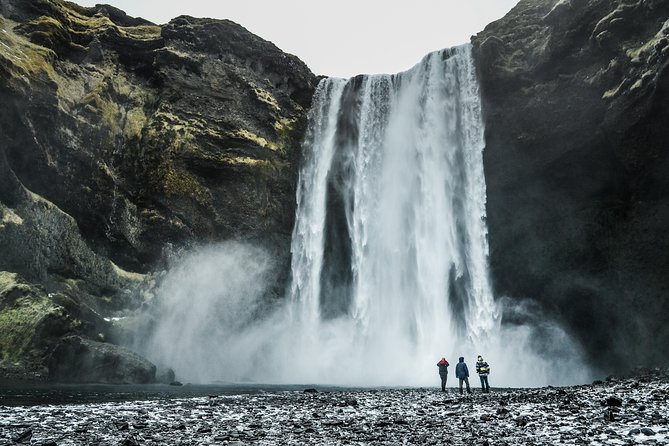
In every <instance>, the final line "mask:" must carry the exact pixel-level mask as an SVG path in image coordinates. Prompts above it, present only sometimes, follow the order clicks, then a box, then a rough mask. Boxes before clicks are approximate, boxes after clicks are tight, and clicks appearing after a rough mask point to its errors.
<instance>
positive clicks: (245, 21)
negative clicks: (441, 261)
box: [75, 0, 518, 77]
mask: <svg viewBox="0 0 669 446" xmlns="http://www.w3.org/2000/svg"><path fill="white" fill-rule="evenodd" d="M75 2H76V3H79V4H81V5H84V6H93V5H95V4H96V3H108V4H111V5H114V6H116V7H117V8H120V9H122V10H124V11H125V12H127V13H128V14H130V15H132V16H138V17H143V18H145V19H148V20H151V21H152V22H155V23H166V22H168V21H169V20H170V19H172V18H174V17H176V16H178V15H182V14H187V15H192V16H195V17H215V18H219V19H230V20H232V21H234V22H237V23H239V24H240V25H242V26H244V27H245V28H246V29H248V30H249V31H251V32H252V33H254V34H257V35H259V36H260V37H262V38H264V39H266V40H269V41H271V42H273V43H274V44H275V45H276V46H278V47H279V48H281V49H282V50H284V51H286V52H288V53H292V54H294V55H296V56H298V57H299V58H300V59H302V60H303V61H304V62H305V63H306V64H307V65H308V66H309V68H311V70H312V71H313V72H314V73H316V74H324V75H328V76H338V77H350V76H353V75H356V74H360V73H367V74H371V73H396V72H398V71H403V70H406V69H408V68H410V67H412V66H413V65H415V64H416V63H418V61H419V60H420V59H421V58H422V57H423V56H424V55H425V54H427V53H429V52H430V51H434V50H438V49H441V48H446V47H450V46H454V45H459V44H462V43H465V42H468V41H469V37H470V36H471V35H473V34H476V33H477V32H478V31H481V30H482V29H483V28H484V27H485V25H487V24H488V23H490V22H491V21H493V20H496V19H498V18H500V17H502V16H503V15H504V14H506V13H507V12H508V11H509V10H510V9H511V8H512V7H513V6H514V5H515V4H516V3H517V2H518V0H413V1H411V0H403V1H398V0H386V1H383V0H338V1H328V2H323V1H318V0H233V1H230V0H186V1H177V0H107V1H104V0H75Z"/></svg>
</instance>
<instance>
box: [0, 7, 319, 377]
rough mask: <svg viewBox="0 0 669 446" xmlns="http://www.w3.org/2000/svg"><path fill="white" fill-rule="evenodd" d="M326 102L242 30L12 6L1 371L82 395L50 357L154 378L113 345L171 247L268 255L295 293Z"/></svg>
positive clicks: (0, 217) (1, 153)
mask: <svg viewBox="0 0 669 446" xmlns="http://www.w3.org/2000/svg"><path fill="white" fill-rule="evenodd" d="M315 84H316V78H315V76H314V75H313V74H312V73H311V72H310V71H309V69H308V68H307V67H306V65H304V64H303V63H302V62H301V61H299V60H298V59H297V58H296V57H294V56H291V55H288V54H285V53H283V52H282V51H281V50H279V49H278V48H276V47H275V46H274V45H273V44H271V43H270V42H267V41H264V40H262V39H261V38H259V37H257V36H255V35H253V34H251V33H249V32H248V31H247V30H245V29H244V28H242V27H241V26H239V25H237V24H235V23H232V22H230V21H225V20H211V19H195V18H192V17H185V16H184V17H178V18H176V19H174V20H172V21H171V22H170V23H168V24H166V25H162V26H156V25H154V24H152V23H150V22H147V21H145V20H142V19H137V18H133V17H129V16H127V15H126V14H124V13H123V12H121V11H119V10H117V9H115V8H113V7H110V6H103V5H98V6H96V7H95V8H84V7H80V6H78V5H76V4H73V3H69V2H66V1H61V0H27V1H26V0H2V2H0V98H1V99H2V107H1V108H0V128H2V131H1V132H0V271H7V273H0V329H1V330H2V333H3V335H2V338H1V339H0V371H2V372H3V374H4V375H5V376H17V377H21V376H26V375H30V376H32V377H37V378H39V377H42V378H44V377H46V376H47V375H48V374H49V373H50V374H51V375H52V377H53V376H55V377H57V378H58V379H65V380H66V379H68V376H69V375H67V374H66V373H65V372H64V371H63V370H57V369H56V368H54V367H51V368H49V367H47V366H48V364H49V357H51V356H53V355H54V354H55V353H54V351H55V352H56V353H58V354H61V356H62V355H65V356H67V355H70V356H71V355H72V354H74V353H72V352H75V353H76V352H78V351H84V350H85V354H86V355H87V357H92V358H95V357H98V356H99V357H105V358H109V357H110V356H113V355H119V356H122V357H123V358H125V362H124V363H127V364H131V365H132V367H138V368H142V367H144V368H146V367H149V368H150V365H149V366H146V365H145V364H142V363H141V361H140V360H139V359H137V358H130V357H129V355H128V354H126V352H122V351H120V349H117V351H109V348H111V347H109V346H107V345H98V344H100V341H106V340H109V337H110V336H112V333H111V329H110V326H109V323H108V322H106V321H105V317H106V316H109V315H112V314H114V312H116V311H119V310H122V309H127V308H133V307H136V306H138V305H140V304H141V301H142V293H141V291H142V289H143V287H144V286H145V284H146V277H145V276H144V273H147V272H149V271H151V270H153V269H154V268H156V266H157V265H158V264H159V262H160V261H161V259H162V258H163V255H164V249H165V248H166V247H175V248H178V247H182V246H188V245H190V244H193V243H203V242H207V241H215V240H222V239H230V238H235V239H252V240H255V241H258V242H260V243H262V244H263V245H264V246H267V247H268V248H269V249H270V250H273V251H274V252H275V253H278V254H277V255H278V256H279V257H280V258H282V259H283V262H279V263H282V265H283V266H282V268H279V269H280V270H278V271H277V272H276V274H277V277H278V278H279V279H280V277H281V275H285V274H286V273H287V266H288V259H289V246H290V233H291V230H292V226H293V219H294V215H295V211H294V209H295V182H296V175H297V160H298V153H299V151H298V147H299V140H300V139H301V135H302V131H303V127H304V124H305V119H306V113H307V111H308V109H309V106H310V101H311V95H312V93H313V89H314V87H315ZM279 279H277V282H280V280H279ZM17 326H20V327H22V328H21V329H20V330H19V329H16V328H15V327H17ZM9 332H11V333H12V335H11V337H12V339H11V340H5V339H4V337H6V336H9V335H8V334H7V333H9ZM72 336H78V338H76V340H75V341H73V340H72V339H73V338H72ZM5 341H6V342H5ZM82 346H84V347H85V348H84V347H82ZM108 347H109V348H108ZM94 351H99V355H98V356H96V354H97V353H95V354H94V353H91V352H94ZM63 352H65V353H63ZM80 356H81V355H80ZM68 357H69V356H68ZM136 359H137V360H136ZM70 362H71V361H70ZM103 362H104V361H103ZM121 362H123V361H121ZM145 372H146V370H144V371H138V372H137V373H135V372H129V373H127V374H126V376H130V377H131V378H130V379H131V380H135V381H136V380H140V381H146V380H149V379H150V378H147V375H146V373H145ZM148 372H149V374H150V370H149V371H148ZM54 374H55V375H54ZM75 375H76V374H75ZM75 375H72V376H71V378H72V379H75V380H79V379H80V378H81V377H79V376H75ZM133 376H134V377H137V376H139V377H141V379H139V378H138V379H135V378H132V377H133ZM117 378H118V377H117V376H115V375H113V374H112V375H110V377H109V378H105V377H102V378H100V377H96V380H98V381H100V380H102V381H104V380H109V381H115V380H118V379H120V378H118V379H117ZM81 379H83V378H81Z"/></svg>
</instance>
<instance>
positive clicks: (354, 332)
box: [136, 45, 588, 386]
mask: <svg viewBox="0 0 669 446" xmlns="http://www.w3.org/2000/svg"><path fill="white" fill-rule="evenodd" d="M483 148H484V140H483V122H482V118H481V104H480V99H479V92H478V84H477V80H476V77H475V72H474V65H473V62H472V55H471V47H470V46H469V45H466V46H462V47H459V48H455V49H450V50H443V51H439V52H435V53H432V54H430V55H428V56H427V57H425V58H424V59H423V60H422V61H421V63H419V64H418V65H417V66H415V67H414V68H412V69H411V70H409V71H407V72H404V73H400V74H397V75H374V76H358V77H355V78H353V79H349V80H343V79H325V80H323V81H321V83H320V85H319V86H318V89H317V91H316V94H315V96H314V99H313V106H312V109H311V111H310V116H309V127H308V131H307V135H306V138H305V142H304V145H303V150H304V156H305V158H304V161H303V165H302V169H301V172H300V177H299V184H298V192H297V205H298V206H297V218H296V224H295V228H294V232H293V240H292V256H293V257H292V280H291V286H290V289H289V296H288V298H287V299H286V300H285V302H284V303H285V305H279V306H270V305H268V304H267V302H264V301H263V296H264V293H265V291H266V290H267V289H268V288H269V284H268V283H267V282H268V281H269V282H271V281H272V279H271V277H276V276H275V275H273V273H272V272H271V271H272V268H273V267H272V266H271V265H272V264H273V262H272V259H271V258H269V255H268V254H267V253H266V252H265V251H264V250H262V249H257V248H256V247H252V246H245V245H241V244H229V243H228V244H222V245H218V246H212V247H208V248H206V249H203V250H200V251H198V252H196V253H194V254H192V255H190V256H187V257H186V258H184V259H181V261H180V263H179V264H177V265H176V266H175V267H174V268H173V269H172V271H171V272H170V273H169V274H168V275H167V277H166V278H165V279H164V280H163V281H162V286H161V288H160V289H159V290H158V293H157V294H158V298H157V304H156V305H155V306H154V307H153V308H154V310H153V319H152V320H153V321H155V323H154V324H153V325H152V327H151V328H150V329H149V334H148V335H147V336H146V337H145V338H142V340H141V341H140V343H139V345H138V346H136V348H137V349H138V350H140V351H142V352H144V353H145V354H146V355H147V356H149V357H150V358H152V359H153V360H155V361H156V362H157V363H158V364H162V365H166V366H170V367H173V368H174V369H175V371H176V373H177V376H179V377H181V378H182V379H183V380H193V381H198V382H211V381H227V382H239V381H255V382H263V383H325V384H344V385H434V384H435V383H436V382H438V381H437V374H436V373H437V369H436V362H437V361H438V359H439V358H440V357H442V356H446V358H447V359H448V360H449V361H450V362H451V364H454V363H455V362H457V358H458V357H459V356H465V358H466V359H467V361H468V362H469V363H470V367H472V366H473V362H474V361H475V357H476V355H477V354H482V355H483V356H484V357H485V358H486V359H487V360H488V362H489V363H490V364H491V365H492V375H491V378H490V380H491V383H492V385H493V386H500V385H504V386H510V385H512V386H536V385H545V384H548V383H550V384H560V383H573V382H584V381H585V380H587V377H588V371H587V369H586V368H585V367H583V366H582V362H581V361H580V357H579V352H578V348H577V347H575V346H574V344H573V343H572V342H571V340H570V339H569V336H567V335H566V334H565V333H564V332H563V331H562V330H561V329H560V328H559V327H557V326H556V325H555V324H553V323H551V322H550V321H546V320H544V319H543V318H542V317H541V316H540V313H538V312H537V311H534V310H532V309H531V307H527V306H518V304H511V303H510V302H511V301H510V300H508V301H507V303H506V304H505V305H504V314H505V315H506V314H507V312H508V313H511V314H513V315H514V318H512V319H514V320H516V321H519V320H522V321H526V322H527V321H530V323H529V324H525V325H522V324H518V323H516V325H512V324H506V325H501V323H500V319H501V317H500V314H501V313H502V308H501V304H500V303H499V302H501V301H503V299H502V300H500V301H496V300H495V299H494V298H493V294H492V288H491V285H490V281H489V277H488V266H487V254H488V245H487V233H486V224H485V201H486V189H485V178H484V173H483V161H482V152H483ZM184 302H188V306H187V307H186V306H185V305H184ZM472 368H473V367H472Z"/></svg>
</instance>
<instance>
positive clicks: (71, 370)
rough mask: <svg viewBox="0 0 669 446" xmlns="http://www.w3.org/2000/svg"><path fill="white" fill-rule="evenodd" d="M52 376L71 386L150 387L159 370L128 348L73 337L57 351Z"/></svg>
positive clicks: (59, 345)
mask: <svg viewBox="0 0 669 446" xmlns="http://www.w3.org/2000/svg"><path fill="white" fill-rule="evenodd" d="M49 375H50V377H51V379H52V380H55V381H58V382H68V383H109V384H126V383H129V384H148V383H152V382H154V381H155V378H156V366H155V365H153V364H152V363H151V362H149V361H148V360H146V359H144V358H143V357H141V356H139V355H138V354H136V353H134V352H132V351H130V350H129V349H127V348H124V347H120V346H117V345H114V344H108V343H102V342H96V341H91V340H89V339H84V338H82V337H80V336H69V337H66V338H64V339H63V340H62V341H61V342H60V343H59V344H58V345H57V346H56V348H55V349H54V350H53V352H52V354H51V357H50V358H49Z"/></svg>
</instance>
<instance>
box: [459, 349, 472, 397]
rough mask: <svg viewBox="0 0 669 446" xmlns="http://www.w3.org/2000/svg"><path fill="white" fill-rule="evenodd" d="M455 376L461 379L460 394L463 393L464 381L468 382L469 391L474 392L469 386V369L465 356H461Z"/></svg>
mask: <svg viewBox="0 0 669 446" xmlns="http://www.w3.org/2000/svg"><path fill="white" fill-rule="evenodd" d="M455 377H456V378H458V379H459V380H460V395H462V383H463V382H464V383H465V384H467V393H472V389H471V388H470V387H469V369H468V368H467V364H465V358H464V357H462V356H460V359H459V362H458V364H457V365H456V366H455Z"/></svg>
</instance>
